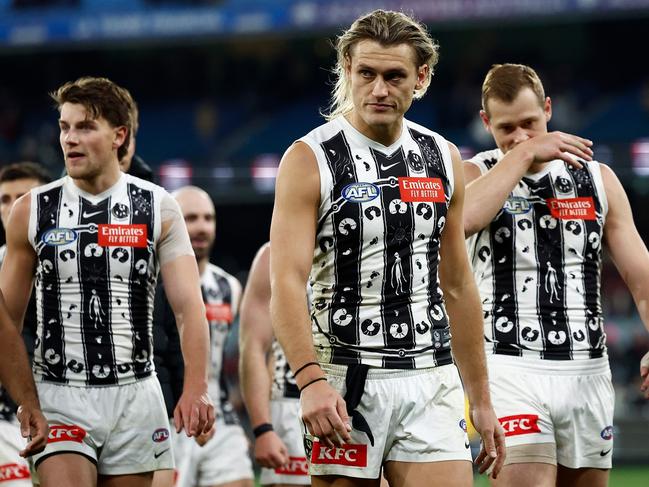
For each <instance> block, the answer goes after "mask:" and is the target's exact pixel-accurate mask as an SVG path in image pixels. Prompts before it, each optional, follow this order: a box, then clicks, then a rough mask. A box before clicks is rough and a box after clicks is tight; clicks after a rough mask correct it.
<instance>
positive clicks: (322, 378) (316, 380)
mask: <svg viewBox="0 0 649 487" xmlns="http://www.w3.org/2000/svg"><path fill="white" fill-rule="evenodd" d="M320 380H327V378H326V377H318V378H317V379H313V380H312V381H311V382H307V383H306V384H305V385H304V386H303V387H302V389H300V393H302V391H303V390H304V389H306V388H307V387H309V386H310V385H311V384H313V383H314V382H318V381H320Z"/></svg>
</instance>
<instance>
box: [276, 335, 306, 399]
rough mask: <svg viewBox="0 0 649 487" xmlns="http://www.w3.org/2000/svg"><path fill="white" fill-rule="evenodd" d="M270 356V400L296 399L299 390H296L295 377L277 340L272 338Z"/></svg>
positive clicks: (298, 395)
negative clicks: (271, 376) (271, 360)
mask: <svg viewBox="0 0 649 487" xmlns="http://www.w3.org/2000/svg"><path fill="white" fill-rule="evenodd" d="M271 355H272V358H273V382H272V385H271V394H270V398H271V399H273V400H277V399H286V398H292V399H298V398H299V397H300V390H299V389H298V388H297V383H296V382H295V377H293V372H291V368H290V367H289V365H288V360H286V354H285V353H284V350H283V349H282V346H281V345H280V344H279V341H278V340H277V338H273V343H272V345H271Z"/></svg>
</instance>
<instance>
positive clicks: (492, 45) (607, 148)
mask: <svg viewBox="0 0 649 487" xmlns="http://www.w3.org/2000/svg"><path fill="white" fill-rule="evenodd" d="M377 7H382V8H391V9H401V10H404V11H406V12H411V13H414V15H415V16H416V17H417V18H419V19H420V20H422V21H424V22H426V23H427V24H428V25H429V28H430V31H431V33H432V34H433V36H434V37H435V38H436V39H437V40H438V41H439V43H440V46H441V50H440V52H441V58H440V63H439V64H438V66H437V69H436V73H435V76H434V78H433V82H432V85H431V87H430V89H429V92H428V94H427V95H426V97H425V98H424V99H423V100H421V101H418V102H415V103H414V105H413V107H412V109H411V110H410V112H409V113H408V118H410V119H412V120H414V121H416V122H419V123H422V124H424V125H426V126H428V127H430V128H432V129H434V130H436V131H439V132H440V133H442V134H443V135H444V136H446V137H447V138H448V139H449V140H451V141H453V142H454V143H456V144H457V145H458V146H459V147H460V148H461V151H462V152H463V155H465V156H467V157H468V156H471V155H473V154H474V153H475V152H477V151H479V150H482V149H484V148H490V147H491V146H492V143H491V139H490V138H489V136H488V134H486V132H484V130H483V129H482V127H481V125H480V122H479V118H478V115H477V114H478V110H479V108H480V86H481V82H482V79H483V77H484V74H485V73H486V71H487V70H488V69H489V67H490V66H491V64H493V63H499V62H521V63H525V64H529V65H531V66H533V67H535V68H536V69H537V70H538V72H539V74H540V76H541V78H542V80H543V81H544V84H545V88H546V92H547V94H548V95H549V96H551V97H552V99H553V109H554V115H553V119H552V122H551V124H550V128H551V129H554V130H564V131H568V132H572V133H576V134H578V135H581V136H585V137H588V138H591V139H592V140H594V141H595V155H596V158H597V159H598V160H600V161H603V162H606V163H608V164H609V165H611V166H612V167H613V168H614V170H615V171H616V173H617V174H618V175H619V177H620V178H621V180H622V182H623V184H624V186H625V188H626V190H627V193H628V195H629V198H630V200H631V205H632V207H633V211H634V216H635V218H636V224H637V226H638V228H639V230H640V233H641V235H642V237H643V238H644V239H645V242H646V241H647V238H648V237H649V216H648V214H647V211H646V209H647V208H648V205H649V61H648V58H647V55H646V49H647V47H648V46H649V35H648V34H647V33H648V32H649V0H615V1H613V0H546V1H543V2H541V1H539V2H535V1H530V0H463V1H459V0H457V1H456V0H425V1H424V0H411V1H405V0H403V1H398V0H384V1H379V2H377V1H369V0H356V1H354V2H350V1H349V0H220V1H219V0H187V1H180V0H175V1H174V0H0V164H6V163H9V162H14V161H18V160H35V161H37V162H41V163H43V164H44V165H46V166H47V167H48V168H49V169H50V170H51V171H52V173H53V174H59V173H60V171H61V170H62V168H63V162H62V157H61V153H60V149H59V146H58V128H57V122H56V119H57V114H56V112H55V110H54V109H53V106H52V102H51V100H50V99H49V98H48V95H47V93H48V92H50V91H52V90H54V89H55V88H56V87H58V86H59V85H60V84H61V83H63V82H65V81H68V80H71V79H76V78H77V77H79V76H84V75H93V76H106V77H109V78H111V79H113V80H114V81H116V82H118V83H119V84H121V85H123V86H125V87H127V88H128V89H130V90H131V92H132V94H133V95H134V97H135V99H136V100H137V102H138V104H139V108H140V131H139V133H138V136H137V153H138V154H139V155H140V156H141V157H143V158H144V159H145V160H146V161H147V162H148V163H149V164H151V165H152V166H153V167H154V168H155V170H156V173H157V177H158V182H160V183H161V184H162V185H164V186H165V187H167V188H168V189H173V188H175V187H178V186H180V185H183V184H186V183H189V182H191V183H193V184H196V185H199V186H202V187H203V188H205V189H206V190H207V191H209V192H210V194H211V195H212V196H213V198H214V200H215V203H216V205H217V220H218V224H217V225H218V227H217V241H216V246H215V249H214V262H215V263H217V264H218V265H220V266H222V267H224V268H225V269H226V270H228V271H229V272H232V273H234V274H235V275H237V276H238V277H239V278H240V279H241V280H242V282H244V283H245V278H246V272H247V269H248V267H249V265H250V263H251V261H252V257H253V256H254V253H255V251H256V249H257V248H258V247H259V246H260V245H261V244H262V243H263V242H264V241H265V240H266V239H267V238H268V228H269V223H270V216H271V211H272V199H273V185H274V176H275V173H276V169H277V163H278V161H279V158H280V157H281V154H282V152H283V150H284V149H285V148H286V147H287V146H288V145H289V144H290V143H291V142H292V141H293V140H294V139H296V138H297V137H299V136H301V135H303V134H304V133H306V132H307V131H308V130H310V129H311V128H313V127H315V126H317V125H318V124H320V123H321V120H322V119H321V118H320V115H319V110H321V109H323V108H325V107H326V105H327V102H328V94H329V90H330V86H331V85H330V81H331V74H330V68H331V67H332V66H333V63H334V60H335V56H334V51H333V48H332V47H331V40H332V39H333V38H334V37H335V35H336V34H337V33H339V32H340V29H341V28H342V27H343V26H346V25H348V24H349V23H350V22H351V21H352V20H353V19H354V18H356V17H357V16H358V15H359V14H362V13H364V12H367V11H370V10H372V9H373V8H377ZM2 239H3V235H1V234H0V240H2ZM602 295H603V304H604V307H605V312H606V324H605V326H606V331H607V334H608V344H609V355H610V358H611V365H612V369H613V377H614V382H615V390H616V436H615V457H614V460H615V464H616V465H618V466H620V468H617V469H614V474H613V477H612V479H613V480H612V482H611V485H613V486H615V485H624V486H632V485H643V486H646V485H649V446H647V445H649V403H648V402H647V401H644V400H643V399H642V398H641V396H640V394H639V393H638V387H639V379H638V362H639V359H640V357H641V356H642V355H643V354H644V353H645V352H646V351H647V350H649V333H647V332H646V330H644V328H643V326H642V323H641V322H640V320H639V318H638V316H637V313H636V312H635V307H634V305H633V301H632V299H631V297H630V295H629V293H628V292H627V291H626V288H625V286H624V284H623V282H622V280H621V278H620V277H619V275H618V274H617V272H616V271H615V269H614V267H613V266H612V264H611V263H610V262H609V261H607V262H606V263H605V266H604V281H603V292H602ZM235 344H236V334H235V335H234V336H233V337H232V340H230V351H231V352H232V354H231V359H230V360H229V362H228V367H229V369H230V370H231V371H232V372H233V373H236V360H235V357H234V352H235V350H234V349H235ZM558 393H560V391H559V392H558Z"/></svg>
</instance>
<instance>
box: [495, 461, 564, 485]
mask: <svg viewBox="0 0 649 487" xmlns="http://www.w3.org/2000/svg"><path fill="white" fill-rule="evenodd" d="M556 477H557V467H556V465H552V464H549V463H511V464H509V465H505V466H504V467H503V469H502V470H501V471H500V475H498V478H497V479H493V478H491V477H489V480H490V482H491V485H492V486H493V487H520V486H525V487H554V486H555V482H556Z"/></svg>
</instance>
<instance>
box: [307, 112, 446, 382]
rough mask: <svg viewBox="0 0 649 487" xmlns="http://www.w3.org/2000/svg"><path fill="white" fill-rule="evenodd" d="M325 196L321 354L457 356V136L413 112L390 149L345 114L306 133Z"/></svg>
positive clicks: (318, 295) (386, 362) (343, 357)
mask: <svg viewBox="0 0 649 487" xmlns="http://www.w3.org/2000/svg"><path fill="white" fill-rule="evenodd" d="M300 140H301V141H303V142H305V143H307V144H308V145H309V146H310V147H311V149H312V150H313V152H314V154H315V155H316V159H317V161H318V168H319V171H320V180H321V204H320V208H319V216H318V228H317V235H316V238H317V242H316V248H315V252H314V257H313V266H312V270H311V276H310V283H311V286H312V288H313V298H312V313H311V316H312V322H313V329H314V341H315V345H316V351H317V353H318V354H319V359H320V360H321V361H324V362H332V363H337V364H359V363H362V364H367V365H371V366H376V367H385V368H406V369H408V368H420V367H432V366H436V365H444V364H449V363H452V358H451V352H450V332H449V323H448V318H447V315H446V310H445V308H444V303H443V299H442V291H441V289H440V286H439V279H438V272H437V271H438V265H439V242H440V236H441V233H442V230H443V228H444V223H445V221H446V213H447V209H448V205H449V203H450V199H451V195H452V193H453V167H452V162H451V157H450V151H449V149H448V145H447V142H446V141H445V140H444V139H443V138H442V137H441V136H439V135H438V134H436V133H434V132H431V131H429V130H428V129H426V128H424V127H421V126H419V125H417V124H414V123H412V122H409V121H407V120H404V125H403V132H402V135H401V137H400V138H399V139H398V140H397V142H395V143H394V144H393V145H392V146H390V147H384V146H382V145H380V144H378V143H376V142H374V141H372V140H371V139H368V138H366V137H365V136H363V135H362V134H361V133H359V132H358V131H357V130H356V129H354V128H353V127H352V126H351V124H349V122H347V120H345V118H344V117H339V118H337V119H335V120H333V121H331V122H329V123H326V124H324V125H322V126H320V127H319V128H317V129H315V130H314V131H312V132H311V133H309V134H308V135H307V136H305V137H303V138H302V139H300Z"/></svg>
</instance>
